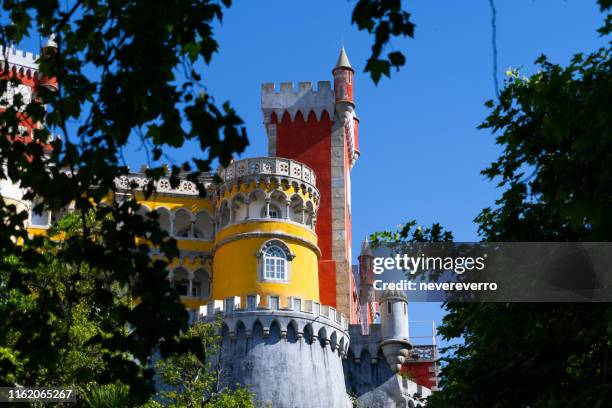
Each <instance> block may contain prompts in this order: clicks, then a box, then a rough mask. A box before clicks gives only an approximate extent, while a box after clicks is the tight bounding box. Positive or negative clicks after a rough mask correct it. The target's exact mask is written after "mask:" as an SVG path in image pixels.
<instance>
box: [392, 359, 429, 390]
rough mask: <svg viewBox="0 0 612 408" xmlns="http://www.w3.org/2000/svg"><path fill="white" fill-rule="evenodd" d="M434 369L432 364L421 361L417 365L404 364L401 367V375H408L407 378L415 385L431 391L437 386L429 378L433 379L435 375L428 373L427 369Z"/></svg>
mask: <svg viewBox="0 0 612 408" xmlns="http://www.w3.org/2000/svg"><path fill="white" fill-rule="evenodd" d="M430 367H434V362H432V361H423V362H419V363H406V364H404V365H402V371H401V373H402V374H405V375H408V377H409V378H410V379H411V380H412V381H414V382H415V383H417V384H419V385H422V386H423V387H427V388H429V389H431V388H432V387H435V386H436V385H437V384H436V382H435V381H432V380H430V378H435V377H436V374H435V373H431V372H429V368H430Z"/></svg>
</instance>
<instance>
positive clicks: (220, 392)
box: [157, 323, 255, 408]
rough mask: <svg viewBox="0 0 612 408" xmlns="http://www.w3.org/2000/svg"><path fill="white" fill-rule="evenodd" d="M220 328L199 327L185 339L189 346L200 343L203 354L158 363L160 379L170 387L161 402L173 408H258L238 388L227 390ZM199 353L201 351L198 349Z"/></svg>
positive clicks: (188, 332) (193, 354)
mask: <svg viewBox="0 0 612 408" xmlns="http://www.w3.org/2000/svg"><path fill="white" fill-rule="evenodd" d="M218 327H219V324H210V323H208V324H206V323H196V324H194V325H193V326H192V327H190V328H189V330H188V331H187V332H186V333H185V334H184V335H182V339H183V340H184V341H186V342H195V343H198V344H199V345H200V347H201V349H200V350H201V351H202V352H203V354H204V355H201V353H195V352H187V353H181V354H175V355H172V356H169V357H167V358H165V359H162V360H160V361H159V362H158V363H157V368H158V370H159V372H160V377H161V379H162V380H163V382H164V383H165V384H167V385H168V386H169V389H168V390H162V391H160V392H159V396H160V401H162V402H163V404H164V406H170V407H177V408H179V407H199V406H206V407H218V408H222V407H228V408H229V407H241V408H242V407H244V408H249V407H254V406H255V405H254V404H253V402H252V400H253V395H252V393H251V392H249V391H248V389H246V388H243V387H240V386H237V387H236V388H235V389H233V390H228V389H224V388H223V387H224V383H225V382H224V377H223V372H222V371H221V369H220V368H219V367H218V364H217V359H216V357H218V352H219V344H220V341H221V338H220V336H218V335H217V334H216V333H217V331H218V330H217V329H218ZM196 350H197V348H196Z"/></svg>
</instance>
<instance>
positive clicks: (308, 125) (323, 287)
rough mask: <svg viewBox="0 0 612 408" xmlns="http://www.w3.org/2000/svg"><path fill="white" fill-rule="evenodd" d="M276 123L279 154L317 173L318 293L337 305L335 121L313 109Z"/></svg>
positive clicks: (326, 303) (328, 301)
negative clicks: (333, 190) (333, 172)
mask: <svg viewBox="0 0 612 408" xmlns="http://www.w3.org/2000/svg"><path fill="white" fill-rule="evenodd" d="M271 122H272V123H275V124H276V156H278V157H285V158H288V159H295V160H297V161H299V162H302V163H304V164H306V165H307V166H309V167H311V168H312V169H313V170H314V172H315V175H316V176H317V182H316V184H317V189H318V190H319V193H320V195H321V197H320V203H319V210H318V213H317V225H316V233H317V237H318V244H319V248H320V249H321V254H322V255H321V259H319V296H320V298H321V303H323V304H325V305H330V306H336V262H335V261H334V260H333V259H332V206H331V198H332V197H331V181H332V180H331V129H332V124H333V122H332V120H331V118H330V115H329V113H328V112H326V111H324V112H323V114H322V115H321V120H317V118H316V116H315V114H314V112H310V113H309V114H308V118H307V119H306V120H304V116H303V115H302V113H301V112H298V113H297V114H296V117H295V119H294V120H293V121H291V117H290V116H289V113H287V112H285V114H284V115H283V117H282V118H281V120H280V121H279V120H278V118H277V117H276V115H272V117H271Z"/></svg>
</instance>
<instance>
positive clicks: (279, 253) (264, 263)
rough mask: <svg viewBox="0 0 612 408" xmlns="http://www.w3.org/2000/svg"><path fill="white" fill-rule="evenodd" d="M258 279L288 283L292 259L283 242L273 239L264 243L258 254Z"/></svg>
mask: <svg viewBox="0 0 612 408" xmlns="http://www.w3.org/2000/svg"><path fill="white" fill-rule="evenodd" d="M258 257H259V267H260V269H259V271H260V275H259V276H260V279H261V280H263V281H276V282H288V281H289V262H290V261H291V260H292V259H293V258H294V257H293V255H291V252H290V251H289V248H288V247H287V245H285V243H284V242H282V241H280V240H278V239H274V240H271V241H268V242H266V243H265V244H264V245H263V247H262V248H261V250H260V252H259V254H258Z"/></svg>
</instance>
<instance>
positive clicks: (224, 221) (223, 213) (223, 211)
mask: <svg viewBox="0 0 612 408" xmlns="http://www.w3.org/2000/svg"><path fill="white" fill-rule="evenodd" d="M219 222H220V224H221V228H223V227H225V226H227V225H228V224H229V223H230V209H229V204H228V202H227V201H224V202H223V203H222V204H221V207H220V208H219Z"/></svg>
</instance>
